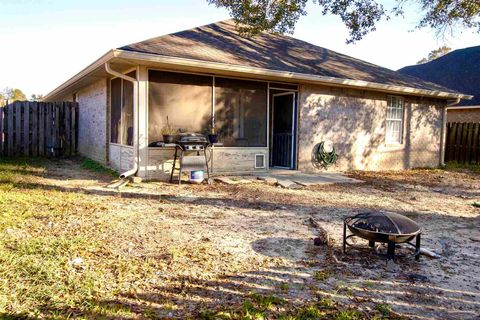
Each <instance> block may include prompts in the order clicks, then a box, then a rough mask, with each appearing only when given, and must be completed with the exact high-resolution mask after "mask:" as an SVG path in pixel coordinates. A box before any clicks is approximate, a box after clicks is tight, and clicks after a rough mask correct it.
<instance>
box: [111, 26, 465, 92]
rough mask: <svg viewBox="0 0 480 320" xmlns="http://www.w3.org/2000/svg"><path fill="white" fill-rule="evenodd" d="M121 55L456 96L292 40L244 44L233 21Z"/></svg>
mask: <svg viewBox="0 0 480 320" xmlns="http://www.w3.org/2000/svg"><path fill="white" fill-rule="evenodd" d="M118 49H121V50H126V51H134V52H141V53H149V54H157V55H162V56H170V57H179V58H187V59H194V60H201V61H208V62H218V63H225V64H232V65H240V66H248V67H258V68H264V69H270V70H278V71H286V72H295V73H302V74H309V75H316V76H325V77H335V78H341V79H352V80H361V81H368V82H374V83H380V84H386V85H397V86H404V87H411V88H415V89H424V90H437V91H443V92H452V93H457V92H455V91H454V90H451V89H447V88H445V87H442V86H440V85H437V84H433V83H429V82H426V81H424V80H421V79H418V78H414V77H411V76H408V75H404V74H401V73H399V72H396V71H393V70H390V69H386V68H383V67H380V66H377V65H374V64H371V63H368V62H365V61H362V60H358V59H355V58H352V57H349V56H346V55H343V54H340V53H338V52H335V51H332V50H328V49H325V48H322V47H318V46H316V45H313V44H310V43H308V42H305V41H302V40H299V39H295V38H292V37H289V36H285V35H279V34H273V33H267V32H263V33H261V34H259V35H257V36H255V37H252V38H245V37H242V36H240V35H239V33H238V32H237V31H236V29H235V24H234V22H233V21H232V20H226V21H221V22H217V23H212V24H209V25H205V26H202V27H197V28H193V29H190V30H185V31H181V32H177V33H173V34H169V35H164V36H160V37H156V38H152V39H149V40H145V41H141V42H137V43H133V44H130V45H127V46H124V47H121V48H118Z"/></svg>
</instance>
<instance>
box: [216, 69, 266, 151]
mask: <svg viewBox="0 0 480 320" xmlns="http://www.w3.org/2000/svg"><path fill="white" fill-rule="evenodd" d="M215 129H216V130H217V133H218V134H219V138H220V142H223V144H224V146H226V147H266V146H267V84H266V83H264V82H257V81H246V80H236V79H227V78H215Z"/></svg>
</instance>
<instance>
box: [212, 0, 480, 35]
mask: <svg viewBox="0 0 480 320" xmlns="http://www.w3.org/2000/svg"><path fill="white" fill-rule="evenodd" d="M207 1H208V3H210V4H214V5H216V6H217V7H224V8H226V9H227V10H228V11H229V13H230V16H232V18H233V19H234V20H235V22H236V23H237V26H238V28H239V31H240V32H241V33H242V34H244V35H255V34H258V33H259V32H261V31H272V32H279V33H293V31H294V29H295V24H296V23H297V22H298V19H299V18H300V17H301V16H303V15H306V14H307V12H306V11H305V8H306V5H307V4H308V1H309V0H207ZM312 1H313V2H314V3H316V4H317V5H319V6H320V8H321V13H322V14H323V15H326V14H333V15H336V16H339V17H340V19H341V20H342V22H343V23H344V24H345V26H346V27H347V29H348V31H349V38H348V39H347V43H353V42H356V41H358V40H361V39H362V38H363V37H364V36H365V35H366V34H368V33H370V32H372V31H374V30H375V28H376V24H377V22H379V21H380V20H382V19H386V20H388V19H390V16H391V15H394V16H401V15H403V13H404V11H403V8H404V6H405V5H406V4H407V3H412V4H417V5H420V7H421V12H422V14H423V16H422V17H421V19H420V21H418V23H417V26H416V27H417V28H425V27H430V28H433V29H434V30H436V31H437V32H438V33H439V34H443V33H444V32H446V31H447V30H449V29H450V30H453V29H454V28H456V27H458V26H462V27H466V28H473V29H476V31H477V32H480V1H479V0H395V1H394V6H393V7H391V8H388V9H387V8H386V7H385V5H384V4H382V2H383V3H385V4H391V3H392V1H389V0H341V1H340V0H312Z"/></svg>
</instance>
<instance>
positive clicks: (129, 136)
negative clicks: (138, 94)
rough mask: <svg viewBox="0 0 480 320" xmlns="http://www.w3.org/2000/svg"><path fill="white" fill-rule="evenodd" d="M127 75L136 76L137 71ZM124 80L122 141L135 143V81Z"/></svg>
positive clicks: (129, 143) (128, 143) (130, 144)
mask: <svg viewBox="0 0 480 320" xmlns="http://www.w3.org/2000/svg"><path fill="white" fill-rule="evenodd" d="M127 76H129V77H132V78H136V72H135V71H133V72H130V73H129V74H127ZM122 81H123V95H122V127H121V132H122V143H123V144H126V145H129V146H132V145H133V83H131V82H130V81H125V80H122Z"/></svg>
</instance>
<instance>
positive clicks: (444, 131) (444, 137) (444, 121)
mask: <svg viewBox="0 0 480 320" xmlns="http://www.w3.org/2000/svg"><path fill="white" fill-rule="evenodd" d="M459 102H460V99H459V98H458V99H455V100H451V101H447V105H446V106H445V107H443V114H442V137H441V138H442V140H441V148H440V165H441V166H444V165H445V148H446V146H447V141H446V140H447V111H448V109H450V108H449V106H453V105H456V104H457V103H459Z"/></svg>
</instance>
